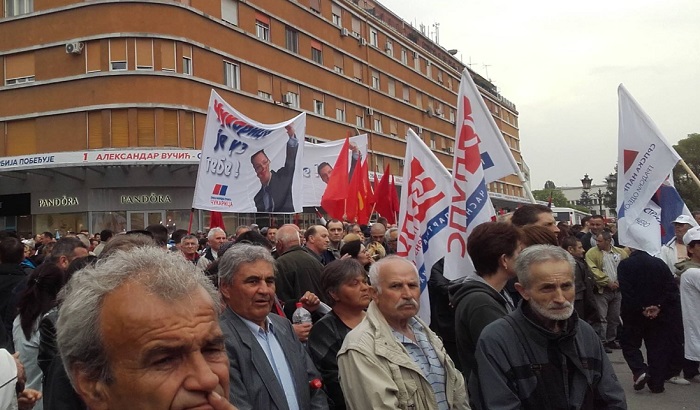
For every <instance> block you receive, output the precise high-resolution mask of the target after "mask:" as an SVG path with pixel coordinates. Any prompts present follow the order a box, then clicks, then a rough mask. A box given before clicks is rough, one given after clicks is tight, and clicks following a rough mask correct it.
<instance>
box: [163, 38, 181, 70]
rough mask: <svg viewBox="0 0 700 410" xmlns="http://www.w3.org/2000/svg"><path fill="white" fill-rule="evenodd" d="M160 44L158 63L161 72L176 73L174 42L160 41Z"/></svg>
mask: <svg viewBox="0 0 700 410" xmlns="http://www.w3.org/2000/svg"><path fill="white" fill-rule="evenodd" d="M161 41H162V42H161V43H160V63H161V66H162V67H161V69H162V70H163V71H169V72H172V73H174V72H175V71H176V67H175V59H176V58H177V57H176V56H177V54H176V51H175V42H174V41H166V40H161Z"/></svg>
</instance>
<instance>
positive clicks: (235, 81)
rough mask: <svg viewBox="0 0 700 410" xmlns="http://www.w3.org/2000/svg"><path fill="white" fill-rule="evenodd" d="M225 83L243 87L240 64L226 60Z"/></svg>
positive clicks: (238, 87) (230, 85) (232, 86)
mask: <svg viewBox="0 0 700 410" xmlns="http://www.w3.org/2000/svg"><path fill="white" fill-rule="evenodd" d="M224 84H226V86H227V87H231V88H235V89H236V90H239V89H240V88H241V86H240V84H241V77H240V71H239V67H238V64H234V63H232V62H230V61H224Z"/></svg>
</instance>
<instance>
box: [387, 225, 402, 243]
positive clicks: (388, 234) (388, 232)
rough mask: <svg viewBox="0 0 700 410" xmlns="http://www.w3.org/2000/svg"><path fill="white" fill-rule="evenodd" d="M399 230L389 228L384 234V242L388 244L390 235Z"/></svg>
mask: <svg viewBox="0 0 700 410" xmlns="http://www.w3.org/2000/svg"><path fill="white" fill-rule="evenodd" d="M398 230H399V228H389V229H387V230H386V232H384V242H386V243H389V240H390V239H391V234H392V233H393V232H395V231H398Z"/></svg>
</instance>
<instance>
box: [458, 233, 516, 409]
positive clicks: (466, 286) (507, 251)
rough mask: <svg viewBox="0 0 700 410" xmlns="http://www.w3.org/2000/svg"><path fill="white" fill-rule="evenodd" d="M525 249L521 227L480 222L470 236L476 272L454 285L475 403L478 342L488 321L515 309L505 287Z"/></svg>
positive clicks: (464, 367) (463, 359) (460, 337)
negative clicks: (519, 256)
mask: <svg viewBox="0 0 700 410" xmlns="http://www.w3.org/2000/svg"><path fill="white" fill-rule="evenodd" d="M521 249H522V245H521V242H520V231H519V230H518V228H516V227H515V226H513V225H512V224H508V223H504V222H487V223H483V224H481V225H479V226H477V227H476V228H474V230H473V231H472V233H471V234H470V235H469V238H467V252H468V253H469V257H470V258H471V259H472V262H473V264H474V268H475V269H476V274H474V273H473V272H468V278H467V280H465V281H464V282H463V283H461V284H458V285H454V286H453V287H451V288H450V301H451V303H452V306H454V307H455V333H456V336H457V349H458V352H459V360H460V362H461V364H462V373H463V374H464V379H465V380H467V386H468V390H469V397H470V401H471V402H472V406H473V405H474V404H476V403H478V402H479V400H478V391H473V389H472V388H471V386H472V385H474V384H475V383H471V380H470V376H472V375H473V376H474V377H476V360H475V358H474V351H475V350H476V342H477V340H478V339H479V336H480V335H481V331H482V330H483V329H484V328H485V327H486V326H487V325H488V324H490V323H491V322H493V321H495V320H497V319H499V318H501V317H503V316H505V315H507V314H508V313H509V312H511V311H513V310H514V309H515V307H514V306H513V301H512V300H511V299H510V297H509V296H508V293H507V292H506V291H505V290H504V289H503V288H504V286H505V284H506V282H507V281H508V279H511V278H513V277H515V270H514V266H515V259H516V258H517V257H518V255H519V254H520V250H521Z"/></svg>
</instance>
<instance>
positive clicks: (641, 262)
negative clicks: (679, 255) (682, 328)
mask: <svg viewBox="0 0 700 410" xmlns="http://www.w3.org/2000/svg"><path fill="white" fill-rule="evenodd" d="M617 275H618V281H619V283H620V291H621V292H622V305H621V308H620V316H622V321H623V322H624V323H625V326H624V327H623V328H622V336H621V337H620V344H621V346H622V354H623V355H624V357H625V360H626V361H627V365H628V366H629V368H630V370H632V374H633V375H634V389H635V390H641V389H643V388H644V384H645V383H648V385H649V389H650V390H651V392H652V393H661V392H663V391H664V380H665V379H666V376H667V373H668V364H669V362H670V361H671V359H672V358H671V354H673V353H674V351H678V349H673V345H672V344H673V343H675V342H676V341H675V339H674V338H672V337H669V334H670V333H671V330H672V328H671V325H672V324H673V322H674V320H678V319H679V318H680V316H681V307H680V295H679V292H678V286H676V283H675V281H674V279H673V274H671V271H670V269H669V268H668V266H666V264H665V263H664V262H663V261H662V260H661V259H659V258H655V257H653V256H651V255H649V254H648V253H646V252H644V251H640V250H634V251H633V252H632V254H631V255H630V257H629V258H627V259H625V260H623V261H621V262H620V265H619V266H618V267H617ZM642 341H644V345H645V346H646V350H647V359H648V362H649V365H648V366H647V364H646V363H644V356H643V355H642V352H641V351H640V347H641V346H642ZM685 384H689V383H687V382H686V383H685Z"/></svg>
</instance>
